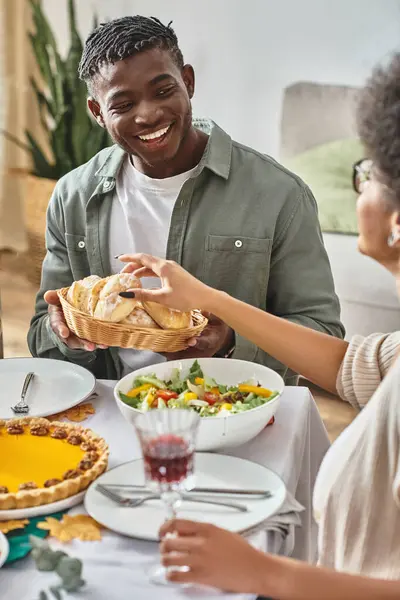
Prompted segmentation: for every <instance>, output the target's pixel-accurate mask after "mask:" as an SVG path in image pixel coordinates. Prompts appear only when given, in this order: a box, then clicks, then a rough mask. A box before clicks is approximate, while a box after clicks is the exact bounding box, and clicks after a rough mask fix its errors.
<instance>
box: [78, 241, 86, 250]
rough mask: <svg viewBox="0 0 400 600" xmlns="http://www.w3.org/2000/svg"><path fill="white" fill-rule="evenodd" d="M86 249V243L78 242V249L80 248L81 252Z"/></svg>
mask: <svg viewBox="0 0 400 600" xmlns="http://www.w3.org/2000/svg"><path fill="white" fill-rule="evenodd" d="M84 247H85V242H84V241H83V240H81V241H80V242H78V248H80V249H81V250H83V248H84Z"/></svg>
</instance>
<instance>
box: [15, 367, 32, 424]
mask: <svg viewBox="0 0 400 600" xmlns="http://www.w3.org/2000/svg"><path fill="white" fill-rule="evenodd" d="M34 376H35V373H28V375H27V376H26V377H25V381H24V385H23V386H22V392H21V400H20V401H19V402H17V404H15V405H14V406H11V410H12V411H14V412H15V413H17V414H23V415H26V414H27V413H28V412H29V406H28V405H27V403H26V402H25V396H26V393H27V391H28V387H29V385H30V383H31V381H32V379H33V378H34Z"/></svg>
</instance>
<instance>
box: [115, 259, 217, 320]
mask: <svg viewBox="0 0 400 600" xmlns="http://www.w3.org/2000/svg"><path fill="white" fill-rule="evenodd" d="M118 258H119V260H120V261H122V262H125V263H128V264H127V265H126V267H125V268H124V269H123V270H122V272H123V273H133V274H134V275H136V276H137V277H139V278H140V277H159V278H160V279H161V288H160V289H155V290H146V289H135V290H134V294H135V298H137V299H138V300H148V301H153V302H158V303H159V304H164V305H166V306H169V307H170V308H176V309H178V310H181V311H188V310H193V309H194V308H199V309H204V310H206V311H209V312H212V309H211V304H212V303H213V298H214V297H215V295H216V294H218V292H217V291H216V290H213V289H212V288H210V287H208V286H206V285H205V284H204V283H201V281H199V280H198V279H196V278H195V277H193V276H192V275H190V273H188V272H187V271H185V269H183V268H182V267H180V266H179V265H178V264H176V263H175V262H173V261H171V260H163V259H161V258H156V257H154V256H150V255H149V254H132V255H130V254H122V255H121V256H119V257H118Z"/></svg>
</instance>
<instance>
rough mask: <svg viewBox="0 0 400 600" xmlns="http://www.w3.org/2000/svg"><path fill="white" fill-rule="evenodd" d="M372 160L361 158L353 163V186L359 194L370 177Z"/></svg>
mask: <svg viewBox="0 0 400 600" xmlns="http://www.w3.org/2000/svg"><path fill="white" fill-rule="evenodd" d="M371 171H372V160H370V159H369V158H362V159H361V160H359V161H358V162H356V163H355V164H354V165H353V188H354V191H355V192H357V194H361V192H362V191H363V186H364V184H365V183H366V182H367V181H369V180H370V179H371Z"/></svg>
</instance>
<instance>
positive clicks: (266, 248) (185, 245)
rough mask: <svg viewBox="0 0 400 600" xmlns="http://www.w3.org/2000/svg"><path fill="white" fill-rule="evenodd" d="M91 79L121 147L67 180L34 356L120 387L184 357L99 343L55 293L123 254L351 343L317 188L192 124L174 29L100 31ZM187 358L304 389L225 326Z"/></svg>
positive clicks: (89, 63)
mask: <svg viewBox="0 0 400 600" xmlns="http://www.w3.org/2000/svg"><path fill="white" fill-rule="evenodd" d="M80 76H81V78H82V79H83V80H84V81H85V82H86V83H87V86H88V91H89V100H88V106H89V109H90V111H91V113H92V114H93V116H94V118H95V119H96V120H97V122H98V123H99V126H101V127H105V128H106V129H107V131H108V132H109V134H110V136H111V137H112V139H113V140H114V142H115V145H114V146H112V147H111V148H108V149H106V150H103V151H102V152H100V153H99V154H97V155H96V156H95V157H94V158H93V159H92V160H91V161H89V162H88V163H87V164H86V165H83V166H82V167H79V168H78V169H76V170H75V171H72V172H71V173H69V174H68V175H67V176H65V177H64V178H62V179H61V180H60V181H59V182H58V184H57V186H56V189H55V191H54V194H53V197H52V199H51V201H50V205H49V209H48V215H47V231H46V241H47V254H46V258H45V260H44V263H43V273H42V283H41V289H40V291H39V293H38V296H37V301H36V313H35V315H34V317H33V319H32V322H31V328H30V331H29V334H28V342H29V346H30V349H31V352H32V354H33V355H34V356H42V357H50V358H58V359H62V360H69V361H72V362H76V363H79V364H81V365H83V366H86V367H87V368H88V369H90V370H92V371H93V372H94V373H95V374H96V376H97V377H101V378H111V379H116V378H118V377H120V376H121V375H122V374H124V373H126V372H129V371H131V370H133V369H135V368H138V367H140V366H143V365H145V364H148V363H153V362H157V361H160V360H165V359H169V358H176V356H175V355H166V356H160V355H156V354H153V353H150V352H138V351H134V350H123V349H116V348H111V349H107V348H100V347H95V345H94V344H91V343H90V342H87V341H85V340H81V339H78V338H77V337H76V336H74V335H73V334H72V333H71V332H70V331H69V330H68V328H67V326H66V324H65V321H64V318H63V314H62V311H61V308H60V306H59V304H58V300H57V295H56V293H55V292H54V291H53V290H55V289H57V288H60V287H64V286H68V285H70V284H71V282H72V281H74V280H77V279H81V278H83V277H85V276H87V275H90V274H97V275H100V276H106V275H109V274H110V273H115V272H118V271H119V270H120V269H121V267H122V266H123V265H122V263H120V262H119V261H118V258H117V257H118V256H119V255H121V254H127V253H128V254H132V253H135V252H144V253H148V254H153V255H158V256H161V257H167V258H170V259H173V260H175V261H177V262H179V263H180V264H182V265H183V266H184V267H185V268H186V269H187V270H189V271H190V272H191V273H193V275H195V276H196V277H198V278H200V279H202V280H203V281H205V282H206V283H208V284H209V285H212V286H214V287H217V288H220V289H222V290H225V291H226V292H228V293H230V294H232V295H233V296H235V297H237V298H239V299H241V300H244V301H246V302H249V303H251V304H253V305H254V306H257V307H259V308H262V309H264V310H268V311H270V312H272V313H274V314H276V315H279V316H282V317H285V318H287V319H290V320H292V321H294V322H298V323H301V324H303V325H307V326H309V327H312V328H314V329H318V330H321V331H325V332H328V333H330V334H332V335H336V336H342V335H343V328H342V326H341V324H340V320H339V303H338V300H337V297H336V295H335V292H334V286H333V281H332V275H331V271H330V266H329V262H328V259H327V255H326V252H325V249H324V247H323V243H322V238H321V233H320V229H319V225H318V218H317V212H316V206H315V200H314V198H313V196H312V194H311V192H310V190H309V189H308V188H307V187H306V186H305V185H304V183H303V182H302V181H301V180H300V179H299V178H298V177H296V176H295V175H293V174H292V173H290V172H288V171H286V170H285V169H284V168H283V167H281V166H280V165H279V164H278V163H276V162H275V161H274V160H273V159H271V158H269V157H268V156H264V155H262V154H260V153H258V152H256V151H254V150H252V149H250V148H246V147H245V146H242V145H240V144H238V143H236V142H233V141H232V140H231V138H230V137H229V135H228V134H226V133H225V132H224V131H223V130H222V129H220V128H219V127H218V126H217V125H216V124H215V123H213V122H211V121H206V120H193V119H192V108H191V99H192V97H193V94H194V87H195V78H194V72H193V68H192V67H191V66H190V65H187V64H185V63H184V60H183V56H182V53H181V51H180V49H179V46H178V41H177V38H176V35H175V33H174V31H173V29H172V28H171V27H170V25H168V26H164V25H163V24H162V23H161V22H160V21H158V20H157V19H155V18H146V17H141V16H134V17H125V18H122V19H117V20H114V21H111V22H109V23H106V24H104V25H101V26H100V27H99V28H98V29H96V30H95V31H94V32H93V33H92V34H91V35H90V36H89V38H88V39H87V41H86V44H85V48H84V52H83V56H82V60H81V64H80ZM246 110H248V107H246ZM144 283H145V284H146V285H148V286H154V281H151V280H150V281H147V280H144ZM181 356H187V357H190V356H193V357H199V356H234V357H236V358H241V359H245V360H250V361H257V362H261V363H264V364H266V365H269V366H272V367H273V368H275V369H276V370H278V371H279V372H281V373H282V374H283V375H285V376H286V378H287V381H290V382H292V381H293V380H294V378H293V373H288V372H287V370H286V367H285V366H284V365H280V364H279V363H276V362H275V361H274V360H273V359H272V358H271V357H269V356H267V355H265V354H264V353H262V352H261V351H259V350H258V349H257V348H256V347H255V346H254V345H252V344H251V343H250V342H248V341H246V340H244V339H243V338H241V337H240V336H236V335H235V332H233V331H232V330H230V329H229V328H228V327H227V326H226V325H225V324H224V323H222V322H221V321H218V320H217V319H214V318H213V317H211V319H210V324H209V326H208V327H207V329H206V330H205V332H204V333H203V335H202V336H201V337H200V338H198V340H197V341H196V344H195V345H194V346H192V347H191V348H188V350H187V351H185V352H184V353H182V354H181Z"/></svg>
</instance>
